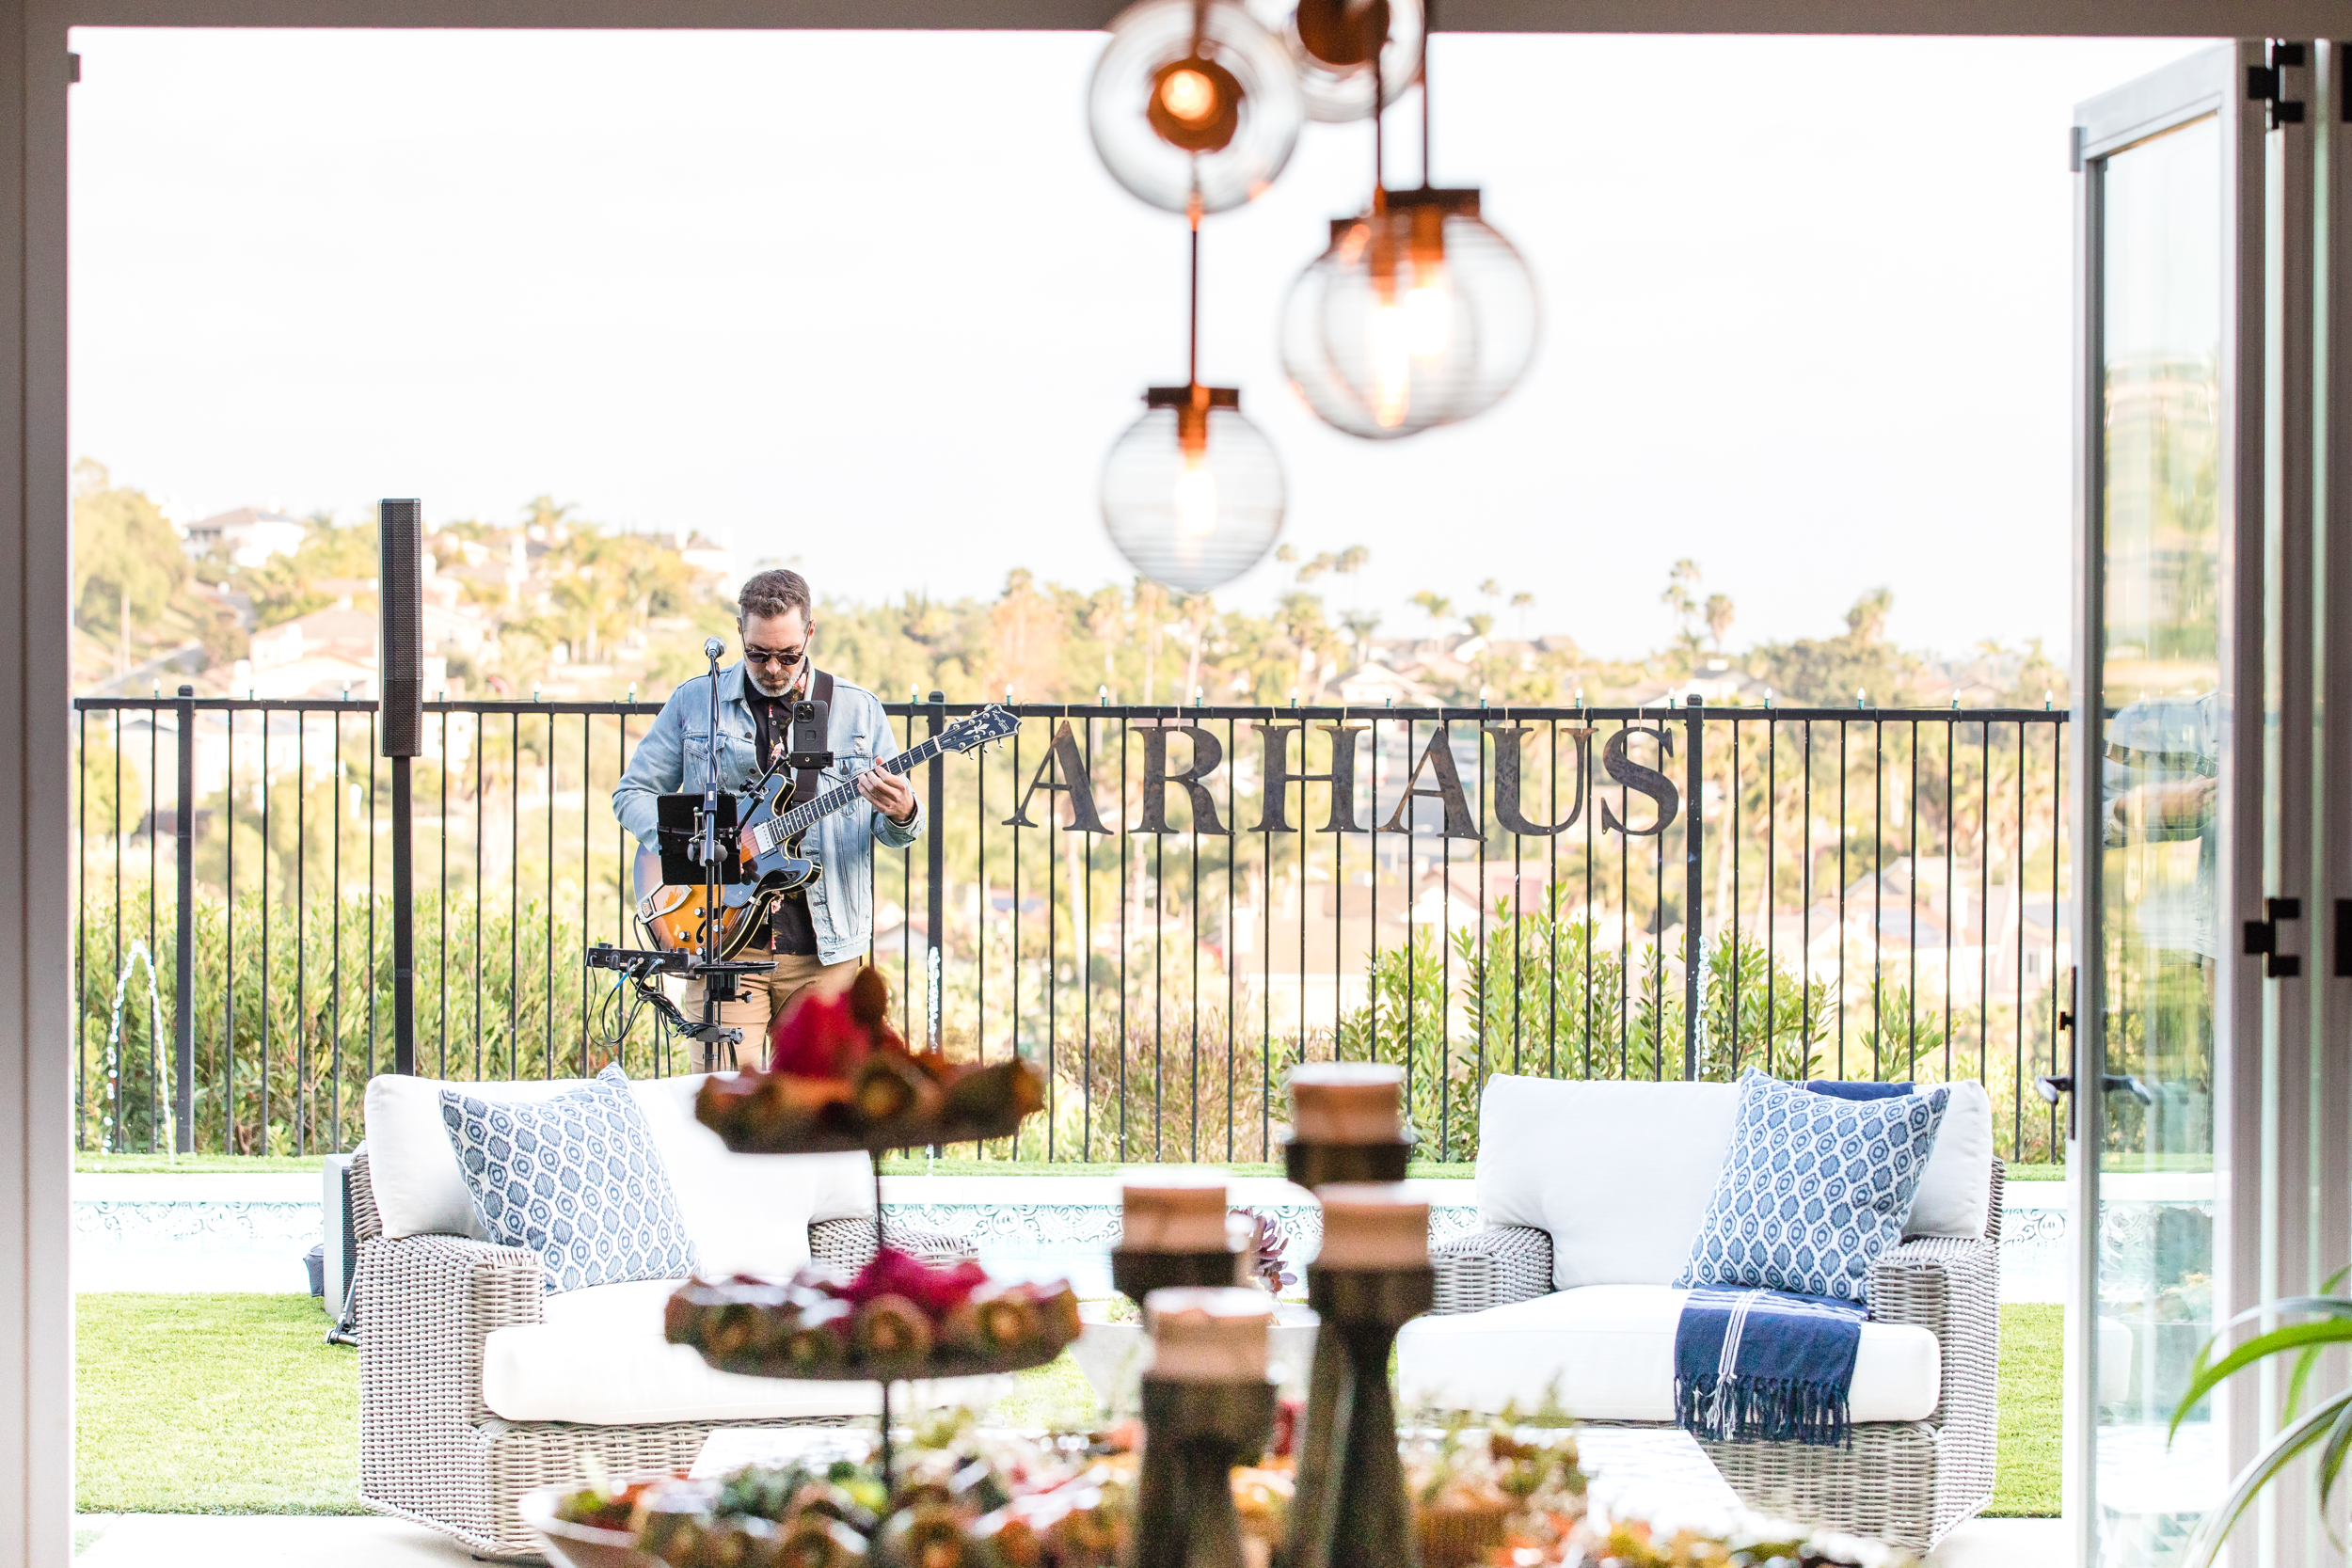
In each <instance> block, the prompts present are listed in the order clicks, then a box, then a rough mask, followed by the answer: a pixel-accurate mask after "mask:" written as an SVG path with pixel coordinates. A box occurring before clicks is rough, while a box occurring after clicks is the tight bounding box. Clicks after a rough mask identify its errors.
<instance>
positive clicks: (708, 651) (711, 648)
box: [703, 637, 727, 664]
mask: <svg viewBox="0 0 2352 1568" xmlns="http://www.w3.org/2000/svg"><path fill="white" fill-rule="evenodd" d="M726 651H727V645H726V642H725V641H724V640H723V639H721V638H716V637H713V638H711V639H709V640H708V641H706V642H704V643H703V657H705V658H707V659H709V660H710V661H711V662H712V663H714V664H715V663H717V662H718V659H719V656H720V655H721V654H723V653H725V652H726Z"/></svg>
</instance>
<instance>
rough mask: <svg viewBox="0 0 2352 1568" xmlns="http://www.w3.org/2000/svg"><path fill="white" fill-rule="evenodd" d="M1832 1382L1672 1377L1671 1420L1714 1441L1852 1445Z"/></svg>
mask: <svg viewBox="0 0 2352 1568" xmlns="http://www.w3.org/2000/svg"><path fill="white" fill-rule="evenodd" d="M1850 1408H1851V1407H1850V1406H1849V1405H1848V1403H1847V1400H1846V1396H1845V1393H1844V1391H1843V1390H1841V1389H1840V1388H1838V1387H1837V1386H1836V1385H1835V1384H1828V1383H1800V1382H1796V1381H1794V1380H1791V1379H1788V1378H1763V1377H1728V1378H1727V1377H1722V1376H1710V1377H1702V1378H1687V1377H1677V1378H1676V1379H1675V1424H1676V1425H1677V1426H1679V1427H1681V1428H1682V1429H1683V1430H1684V1431H1686V1432H1688V1433H1691V1434H1692V1436H1694V1437H1702V1438H1705V1439H1707V1440H1708V1441H1710V1442H1716V1443H1803V1444H1805V1445H1807V1446H1808V1447H1812V1448H1832V1449H1843V1448H1851V1447H1852V1446H1853V1435H1852V1432H1851V1426H1852V1421H1851V1416H1850V1414H1849V1412H1850Z"/></svg>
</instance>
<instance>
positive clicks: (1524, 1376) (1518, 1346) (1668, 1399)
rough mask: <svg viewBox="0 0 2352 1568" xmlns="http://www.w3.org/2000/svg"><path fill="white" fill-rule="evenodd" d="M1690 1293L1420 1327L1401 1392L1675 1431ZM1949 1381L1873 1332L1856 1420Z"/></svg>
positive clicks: (1592, 1289) (1608, 1297)
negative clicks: (1678, 1345) (1661, 1425)
mask: <svg viewBox="0 0 2352 1568" xmlns="http://www.w3.org/2000/svg"><path fill="white" fill-rule="evenodd" d="M629 1288H630V1287H627V1286H612V1287H607V1289H613V1290H626V1289H629ZM1689 1294H1690V1292H1689V1291H1677V1290H1675V1289H1673V1288H1672V1287H1670V1286H1664V1285H1588V1286H1584V1287H1582V1288H1581V1289H1579V1290H1573V1291H1556V1292H1554V1293H1553V1294H1551V1295H1548V1296H1538V1297H1536V1298H1535V1299H1534V1301H1522V1302H1515V1303H1513V1304H1512V1305H1510V1306H1508V1307H1490V1308H1488V1309H1487V1310H1486V1311H1484V1312H1464V1313H1459V1314H1456V1315H1453V1316H1449V1317H1437V1318H1417V1319H1415V1320H1414V1321H1413V1322H1411V1323H1407V1324H1406V1325H1405V1331H1404V1332H1403V1333H1402V1334H1400V1335H1398V1336H1397V1346H1396V1357H1397V1386H1398V1389H1399V1391H1400V1393H1401V1394H1402V1396H1403V1398H1404V1400H1405V1402H1406V1404H1407V1405H1408V1406H1412V1405H1430V1406H1435V1407H1437V1408H1438V1409H1441V1410H1488V1411H1492V1410H1501V1409H1502V1408H1503V1407H1504V1406H1506V1405H1511V1404H1516V1405H1518V1407H1519V1408H1520V1409H1521V1410H1529V1411H1532V1410H1534V1408H1535V1407H1536V1406H1538V1405H1539V1404H1541V1403H1543V1402H1544V1400H1545V1397H1546V1395H1547V1393H1549V1395H1550V1396H1551V1397H1552V1398H1553V1399H1555V1400H1556V1401H1557V1402H1558V1403H1559V1405H1560V1407H1561V1408H1562V1409H1564V1410H1565V1411H1566V1412H1568V1413H1569V1414H1570V1415H1572V1416H1579V1417H1581V1418H1585V1419H1586V1420H1595V1421H1671V1420H1673V1419H1674V1416H1675V1402H1674V1389H1675V1326H1676V1324H1677V1323H1678V1322H1679V1321H1680V1319H1681V1315H1682V1302H1683V1298H1684V1297H1686V1296H1688V1295H1689ZM1943 1375H1944V1369H1943V1361H1942V1356H1941V1353H1940V1351H1939V1349H1938V1347H1937V1345H1936V1342H1935V1336H1934V1335H1932V1334H1931V1333H1929V1332H1928V1331H1927V1330H1926V1329H1924V1328H1920V1327H1918V1326H1916V1325H1915V1324H1910V1323H1864V1324H1863V1325H1862V1348H1861V1350H1860V1351H1859V1353H1858V1354H1856V1355H1855V1357H1854V1373H1853V1389H1852V1393H1851V1411H1852V1418H1853V1419H1854V1420H1856V1421H1918V1420H1924V1419H1926V1418H1928V1417H1929V1416H1931V1415H1933V1414H1934V1413H1935V1406H1936V1401H1937V1398H1938V1389H1939V1386H1940V1385H1941V1383H1942V1381H1943Z"/></svg>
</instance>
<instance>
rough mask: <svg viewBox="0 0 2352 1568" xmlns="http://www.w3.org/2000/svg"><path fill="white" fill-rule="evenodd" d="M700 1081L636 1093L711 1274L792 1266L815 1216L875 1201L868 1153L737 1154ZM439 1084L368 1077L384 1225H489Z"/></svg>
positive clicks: (672, 1081) (371, 1143)
mask: <svg viewBox="0 0 2352 1568" xmlns="http://www.w3.org/2000/svg"><path fill="white" fill-rule="evenodd" d="M580 1082H581V1081H580V1080H579V1079H558V1080H556V1081H554V1082H552V1083H519V1082H518V1083H513V1084H507V1083H485V1084H452V1085H449V1086H450V1087H452V1088H456V1089H460V1090H462V1091H463V1092H464V1093H466V1094H469V1095H472V1096H474V1097H476V1098H477V1099H482V1100H504V1101H516V1100H520V1101H534V1100H546V1099H548V1098H550V1097H551V1096H554V1095H558V1094H563V1093H564V1092H566V1091H568V1090H571V1089H576V1088H579V1087H580ZM701 1086H702V1079H701V1077H700V1076H699V1075H696V1076H690V1077H679V1078H644V1079H637V1080H634V1081H632V1082H631V1083H630V1085H629V1092H630V1093H632V1094H633V1095H635V1096H636V1097H637V1103H638V1105H639V1106H640V1108H642V1109H643V1110H644V1113H645V1120H646V1122H647V1124H648V1125H649V1126H650V1127H651V1128H652V1130H653V1137H654V1144H655V1147H656V1148H659V1149H660V1153H661V1163H662V1165H663V1167H664V1168H665V1169H666V1170H667V1171H668V1172H669V1177H670V1185H671V1187H672V1188H673V1189H674V1190H675V1192H676V1194H677V1202H678V1208H679V1210H680V1211H681V1212H683V1214H684V1215H685V1219H686V1228H687V1233H688V1234H689V1235H691V1236H692V1237H693V1239H694V1248H695V1251H696V1252H697V1253H699V1254H700V1255H701V1263H702V1267H703V1271H704V1273H706V1274H707V1275H713V1276H720V1277H723V1276H724V1275H730V1274H778V1273H789V1272H791V1271H792V1270H794V1269H797V1268H799V1267H800V1266H801V1265H802V1264H803V1263H805V1262H807V1261H808V1227H809V1226H810V1224H811V1223H812V1222H814V1221H817V1220H824V1219H842V1218H849V1217H852V1216H855V1215H860V1214H870V1213H872V1212H874V1199H873V1189H872V1184H871V1180H870V1178H869V1177H868V1175H867V1172H866V1157H865V1156H864V1155H862V1154H793V1155H778V1154H733V1153H729V1152H728V1150H727V1147H726V1145H724V1144H723V1143H722V1142H720V1141H719V1135H718V1134H717V1133H715V1132H711V1131H710V1130H709V1129H708V1128H707V1127H705V1126H703V1125H702V1123H700V1122H698V1121H696V1120H695V1119H694V1091H695V1090H696V1089H698V1088H700V1087H701ZM441 1088H442V1085H440V1084H439V1083H438V1082H437V1081H435V1080H433V1079H427V1078H404V1077H401V1076H399V1075H398V1074H394V1073H386V1074H383V1075H381V1076H379V1077H376V1078H373V1079H371V1080H370V1081H369V1083H368V1093H367V1134H368V1172H369V1180H370V1182H371V1184H372V1185H373V1188H374V1191H375V1207H376V1212H378V1213H379V1214H381V1215H382V1216H383V1221H384V1234H385V1235H387V1236H390V1237H401V1236H416V1235H422V1234H428V1233H437V1234H442V1235H453V1236H471V1237H473V1238H475V1239H476V1240H482V1239H484V1238H485V1234H486V1233H485V1231H484V1230H483V1228H482V1222H481V1220H480V1218H479V1217H478V1216H476V1214H475V1213H474V1208H473V1198H472V1196H471V1195H470V1194H469V1193H468V1192H467V1190H466V1183H465V1179H464V1178H463V1177H462V1176H461V1175H459V1174H458V1169H457V1155H456V1152H455V1151H454V1150H453V1149H452V1148H450V1142H449V1133H448V1132H447V1131H446V1130H445V1129H444V1127H443V1126H442V1123H441Z"/></svg>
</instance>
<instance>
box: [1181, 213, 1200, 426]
mask: <svg viewBox="0 0 2352 1568" xmlns="http://www.w3.org/2000/svg"><path fill="white" fill-rule="evenodd" d="M1184 215H1185V216H1186V217H1187V218H1189V219H1190V220H1191V229H1192V301H1191V305H1190V307H1189V309H1188V310H1187V311H1186V316H1187V327H1186V332H1185V342H1184V366H1185V370H1184V384H1185V385H1186V386H1188V387H1198V386H1200V193H1199V192H1197V191H1196V192H1195V193H1194V194H1193V198H1192V200H1191V202H1190V203H1189V204H1188V205H1187V206H1186V208H1185V214H1184Z"/></svg>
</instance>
